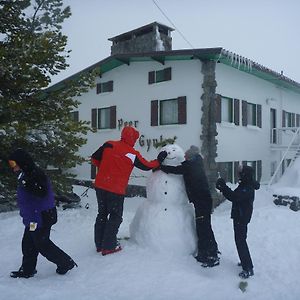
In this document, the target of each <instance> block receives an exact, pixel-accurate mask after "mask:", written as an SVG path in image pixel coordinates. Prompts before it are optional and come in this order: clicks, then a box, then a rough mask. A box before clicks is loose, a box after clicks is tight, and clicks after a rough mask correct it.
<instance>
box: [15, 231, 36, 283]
mask: <svg viewBox="0 0 300 300" xmlns="http://www.w3.org/2000/svg"><path fill="white" fill-rule="evenodd" d="M22 253H23V259H22V266H21V267H20V269H19V270H18V271H13V272H11V273H10V276H11V277H14V278H18V277H24V278H29V277H32V276H33V275H34V274H35V273H36V264H37V257H38V254H39V251H38V250H37V249H36V247H35V245H34V242H33V239H32V238H31V235H30V232H29V229H28V228H25V230H24V233H23V238H22Z"/></svg>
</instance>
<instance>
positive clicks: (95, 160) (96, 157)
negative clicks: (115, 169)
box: [91, 143, 113, 168]
mask: <svg viewBox="0 0 300 300" xmlns="http://www.w3.org/2000/svg"><path fill="white" fill-rule="evenodd" d="M112 147H113V146H112V144H110V143H104V144H103V145H102V146H101V147H100V148H99V149H98V150H97V151H95V152H94V153H93V154H92V156H91V161H92V164H93V165H95V166H96V167H98V168H99V166H100V162H101V159H102V155H103V151H104V150H105V149H106V148H112Z"/></svg>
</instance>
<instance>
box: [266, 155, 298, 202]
mask: <svg viewBox="0 0 300 300" xmlns="http://www.w3.org/2000/svg"><path fill="white" fill-rule="evenodd" d="M272 191H273V194H278V195H287V196H298V197H300V157H298V158H297V159H296V160H295V161H294V162H293V164H292V165H291V166H290V167H288V168H287V169H286V170H285V172H284V174H283V175H282V176H281V178H280V179H279V181H278V182H277V183H275V184H274V185H272Z"/></svg>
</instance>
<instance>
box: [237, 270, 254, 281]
mask: <svg viewBox="0 0 300 300" xmlns="http://www.w3.org/2000/svg"><path fill="white" fill-rule="evenodd" d="M253 275H254V272H253V269H250V270H243V271H242V272H241V273H239V276H240V277H241V278H242V279H247V278H249V277H250V276H253Z"/></svg>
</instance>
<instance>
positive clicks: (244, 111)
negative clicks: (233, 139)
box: [242, 100, 248, 126]
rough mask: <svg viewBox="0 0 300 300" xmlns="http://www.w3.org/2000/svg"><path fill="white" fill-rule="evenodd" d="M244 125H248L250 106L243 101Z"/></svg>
mask: <svg viewBox="0 0 300 300" xmlns="http://www.w3.org/2000/svg"><path fill="white" fill-rule="evenodd" d="M242 125H243V126H247V125H248V104H247V101H245V100H243V101H242Z"/></svg>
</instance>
